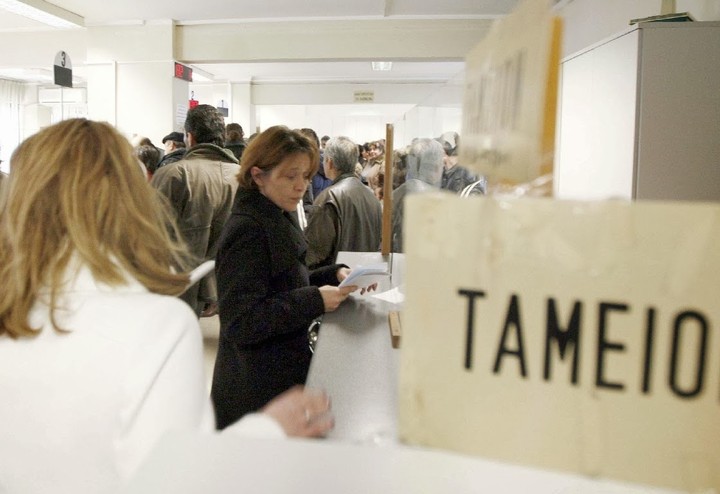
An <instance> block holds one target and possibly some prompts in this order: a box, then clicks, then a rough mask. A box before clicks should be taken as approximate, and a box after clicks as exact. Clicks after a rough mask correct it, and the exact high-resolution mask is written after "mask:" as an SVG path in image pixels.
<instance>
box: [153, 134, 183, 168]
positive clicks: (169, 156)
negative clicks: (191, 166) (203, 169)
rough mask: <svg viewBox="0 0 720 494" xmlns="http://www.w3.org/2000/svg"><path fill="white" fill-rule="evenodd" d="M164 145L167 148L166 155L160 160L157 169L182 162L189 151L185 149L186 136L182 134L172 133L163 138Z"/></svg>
mask: <svg viewBox="0 0 720 494" xmlns="http://www.w3.org/2000/svg"><path fill="white" fill-rule="evenodd" d="M162 143H163V145H164V146H165V155H164V156H163V157H162V158H161V159H160V162H159V163H158V165H157V168H161V167H163V166H165V165H169V164H170V163H175V162H176V161H180V160H181V159H183V156H185V151H187V149H185V135H184V134H183V133H182V132H170V133H169V134H168V135H166V136H165V137H163V139H162ZM157 168H156V170H157Z"/></svg>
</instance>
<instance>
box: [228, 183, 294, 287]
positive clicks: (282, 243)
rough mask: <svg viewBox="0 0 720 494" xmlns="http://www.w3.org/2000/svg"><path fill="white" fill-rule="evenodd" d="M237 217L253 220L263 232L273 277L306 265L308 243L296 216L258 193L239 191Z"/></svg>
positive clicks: (236, 206)
mask: <svg viewBox="0 0 720 494" xmlns="http://www.w3.org/2000/svg"><path fill="white" fill-rule="evenodd" d="M232 212H233V214H237V215H247V216H250V217H251V218H253V219H254V220H255V221H256V222H257V223H258V224H259V225H260V227H261V228H262V229H263V232H264V234H265V238H266V240H267V244H268V247H269V249H270V270H271V273H270V274H271V276H277V275H278V274H280V273H283V272H285V271H287V269H289V268H291V267H292V266H294V265H295V264H296V263H297V262H298V261H300V262H302V263H303V264H304V263H305V254H306V253H307V247H308V246H307V241H306V240H305V235H304V234H303V232H302V231H301V230H300V226H299V224H298V222H297V219H296V218H295V217H294V214H295V213H287V212H285V211H283V210H282V209H281V208H279V207H278V206H277V205H275V203H273V202H272V201H271V200H270V199H268V198H267V197H265V196H264V195H262V194H261V193H260V191H258V190H247V189H238V191H237V194H236V195H235V203H234V204H233V211H232Z"/></svg>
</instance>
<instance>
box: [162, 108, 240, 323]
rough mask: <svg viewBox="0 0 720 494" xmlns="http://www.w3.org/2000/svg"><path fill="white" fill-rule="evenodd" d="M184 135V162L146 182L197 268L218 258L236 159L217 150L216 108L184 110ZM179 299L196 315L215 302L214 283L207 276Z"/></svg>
mask: <svg viewBox="0 0 720 494" xmlns="http://www.w3.org/2000/svg"><path fill="white" fill-rule="evenodd" d="M185 135H186V137H187V145H188V146H189V147H188V150H187V153H186V154H185V156H184V157H183V159H182V160H180V161H176V162H175V163H170V164H169V165H166V166H164V167H162V168H160V169H159V170H157V172H156V173H155V175H153V178H152V181H151V182H150V183H151V184H152V185H153V186H154V187H155V188H156V189H158V191H160V192H161V193H162V194H164V195H165V196H166V197H167V198H168V200H169V201H170V204H171V205H172V207H173V209H174V210H175V213H176V217H177V221H178V226H179V227H180V232H181V233H182V235H183V237H184V238H185V241H186V242H187V244H188V247H189V250H190V253H191V254H193V256H195V258H196V259H197V263H198V265H199V264H200V263H201V262H203V261H206V260H210V259H214V258H215V255H216V254H217V249H218V240H219V238H220V232H221V230H222V227H223V225H224V224H225V221H226V220H227V218H228V216H229V215H230V209H231V207H232V203H233V199H234V197H235V191H236V190H237V180H236V178H235V176H236V175H237V173H238V171H240V166H239V165H238V161H237V159H235V156H233V155H232V153H230V152H229V151H227V150H225V149H223V148H222V147H221V146H222V145H223V142H224V139H225V123H224V121H223V116H222V114H221V113H220V112H219V111H218V110H217V109H216V108H215V107H213V106H210V105H198V106H196V107H195V108H192V109H191V110H189V111H188V113H187V118H186V120H185ZM181 298H182V299H183V300H185V301H186V302H187V303H188V304H189V305H190V307H191V308H192V309H193V310H195V313H196V314H198V315H200V313H201V311H203V309H204V308H205V305H212V304H215V303H216V302H217V290H216V288H215V278H214V277H212V275H210V276H208V277H206V278H205V279H204V280H202V281H201V282H200V284H195V285H193V286H192V287H191V288H190V289H189V290H188V291H187V292H185V293H184V294H183V295H182V297H181Z"/></svg>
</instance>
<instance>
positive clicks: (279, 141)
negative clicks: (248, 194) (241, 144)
mask: <svg viewBox="0 0 720 494" xmlns="http://www.w3.org/2000/svg"><path fill="white" fill-rule="evenodd" d="M293 154H305V155H307V156H308V157H309V158H310V170H308V172H309V174H310V178H312V176H313V175H315V173H316V172H317V171H318V168H319V167H320V151H319V150H318V147H317V145H316V144H315V143H314V142H312V140H310V139H308V137H307V136H305V135H304V134H302V133H301V132H298V131H296V130H290V129H289V128H287V127H285V126H284V125H276V126H274V127H270V128H268V129H267V130H265V131H264V132H262V133H261V134H258V135H257V136H256V137H255V138H254V139H253V140H252V141H251V142H250V144H248V147H247V148H246V149H245V151H244V152H243V155H242V159H241V160H240V172H239V173H238V174H237V179H238V184H239V187H240V188H241V189H249V190H252V189H256V190H257V188H258V186H257V184H256V183H255V180H253V178H252V172H251V170H252V168H253V167H255V166H256V167H258V168H259V169H260V170H262V171H264V172H270V171H272V169H273V168H275V167H276V166H278V165H279V164H280V162H281V161H282V160H284V159H285V158H287V157H288V156H291V155H293Z"/></svg>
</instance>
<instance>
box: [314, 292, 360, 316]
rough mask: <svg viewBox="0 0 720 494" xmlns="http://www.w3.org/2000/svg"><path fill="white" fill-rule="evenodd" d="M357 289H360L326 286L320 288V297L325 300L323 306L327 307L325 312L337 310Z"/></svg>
mask: <svg viewBox="0 0 720 494" xmlns="http://www.w3.org/2000/svg"><path fill="white" fill-rule="evenodd" d="M357 289H358V287H357V286H355V285H348V286H344V287H342V288H340V287H337V286H330V285H325V286H321V287H320V288H318V290H320V296H321V297H322V300H323V305H324V306H325V312H332V311H334V310H335V309H337V308H338V307H339V306H340V304H341V303H342V302H343V301H344V300H345V299H346V298H348V295H350V294H351V293H352V292H354V291H355V290H357Z"/></svg>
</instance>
